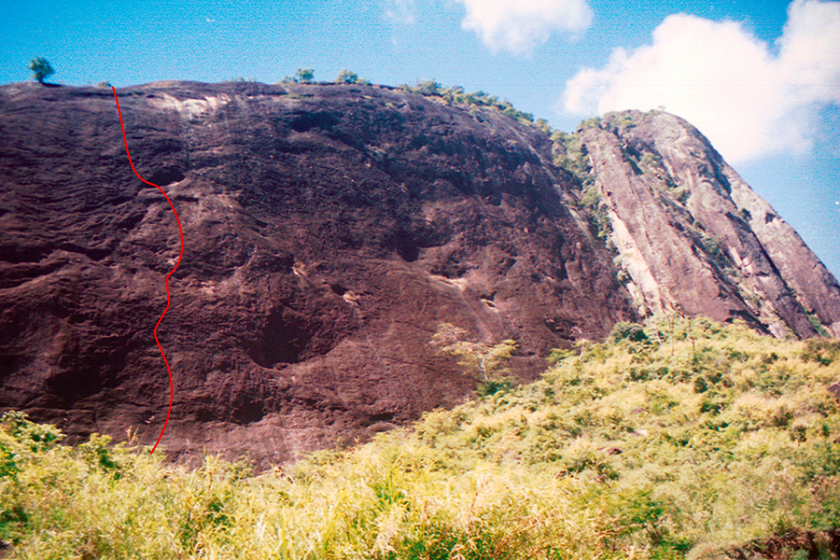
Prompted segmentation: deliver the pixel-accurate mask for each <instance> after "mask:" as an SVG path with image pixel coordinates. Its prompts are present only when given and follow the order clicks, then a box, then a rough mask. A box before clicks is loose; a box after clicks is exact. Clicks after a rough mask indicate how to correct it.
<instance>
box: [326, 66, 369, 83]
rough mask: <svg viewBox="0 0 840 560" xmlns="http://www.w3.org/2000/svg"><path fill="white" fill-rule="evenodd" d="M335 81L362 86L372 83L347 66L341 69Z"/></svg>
mask: <svg viewBox="0 0 840 560" xmlns="http://www.w3.org/2000/svg"><path fill="white" fill-rule="evenodd" d="M335 83H337V84H356V85H360V86H366V85H370V82H369V81H367V80H365V79H364V78H360V77H359V76H358V74H356V73H355V72H351V71H350V70H347V69H346V68H345V69H343V70H341V72H339V73H338V76H336V78H335Z"/></svg>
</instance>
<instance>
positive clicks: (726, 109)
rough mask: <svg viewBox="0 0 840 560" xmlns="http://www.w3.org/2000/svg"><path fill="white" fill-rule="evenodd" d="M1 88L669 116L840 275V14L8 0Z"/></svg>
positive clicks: (718, 6) (839, 8)
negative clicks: (365, 83) (407, 92)
mask: <svg viewBox="0 0 840 560" xmlns="http://www.w3.org/2000/svg"><path fill="white" fill-rule="evenodd" d="M0 21H2V22H3V23H2V24H0V25H2V29H3V36H4V40H3V41H2V43H0V83H11V82H20V81H25V80H27V79H29V77H30V72H29V70H28V62H29V60H30V59H32V58H34V57H36V56H43V57H46V58H47V59H48V60H49V61H50V62H51V63H52V65H53V67H54V68H55V69H56V71H57V72H56V74H55V75H54V76H53V77H52V81H54V82H58V83H62V84H67V85H84V84H95V83H98V82H102V81H108V82H110V83H112V84H114V85H116V86H118V87H119V86H126V85H132V84H140V83H148V82H152V81H158V80H171V79H184V80H199V81H208V82H218V81H222V80H226V79H232V78H236V77H245V78H253V79H256V80H259V81H262V82H267V83H274V82H277V81H279V80H280V79H282V78H283V77H284V76H291V75H293V74H294V72H295V70H296V69H297V68H301V67H310V68H313V69H314V70H315V78H316V80H332V79H333V78H334V77H335V76H336V74H337V73H338V72H339V70H341V69H342V68H349V69H351V70H353V71H355V72H356V73H358V74H359V75H360V76H362V77H365V78H367V79H369V80H370V81H372V82H374V83H382V84H390V85H399V84H402V83H408V84H413V83H416V82H418V81H421V80H425V79H435V80H437V81H438V82H440V83H442V84H444V85H456V84H457V85H461V86H463V87H465V88H466V89H467V90H469V91H475V90H484V91H487V92H489V93H491V94H494V95H497V96H499V97H500V98H503V99H508V100H510V101H512V102H513V103H514V105H516V106H517V107H518V108H520V109H522V110H525V111H528V112H531V113H533V114H534V115H535V116H536V117H541V118H545V119H547V120H548V121H549V122H550V123H551V124H552V125H553V126H554V127H556V128H559V129H562V130H567V131H569V130H571V129H573V128H574V127H575V126H576V125H577V123H578V122H580V121H581V120H582V119H584V118H588V117H590V116H594V115H596V114H599V113H602V112H604V111H607V110H615V109H625V108H638V109H643V110H644V109H650V108H654V107H657V106H664V107H665V109H666V110H668V111H669V112H673V113H675V114H678V115H680V116H682V117H685V118H687V119H688V120H689V121H690V122H692V123H693V124H694V125H696V126H697V127H698V128H699V129H700V130H701V131H702V132H703V133H704V134H706V135H707V136H708V137H709V138H710V139H711V140H712V142H713V143H714V144H715V146H716V147H717V148H718V149H719V150H720V151H721V153H722V154H723V156H724V157H725V158H726V159H727V160H728V161H729V162H730V163H731V164H732V165H733V166H734V167H735V169H736V170H737V171H738V172H739V173H740V174H741V175H742V176H743V177H744V178H745V179H746V180H747V182H748V183H750V184H751V185H752V186H753V188H754V189H755V190H756V191H757V192H758V193H759V194H760V195H761V196H763V197H764V198H766V199H767V200H768V201H769V202H770V203H771V204H772V205H773V206H774V207H775V208H776V210H777V211H778V212H779V213H780V215H781V216H783V217H784V218H785V219H786V220H788V221H789V222H790V223H791V224H792V225H793V226H794V227H795V228H796V229H797V231H799V233H800V235H802V237H803V238H804V239H805V241H806V242H807V243H808V245H809V246H810V247H811V248H812V249H813V250H814V251H815V252H816V253H817V254H818V255H819V256H820V258H822V260H823V261H824V262H825V263H826V265H827V266H828V267H829V269H831V270H832V272H834V274H835V276H840V243H838V239H840V132H838V131H840V2H838V1H832V2H829V1H821V0H796V1H795V2H793V3H791V2H786V1H773V0H761V1H759V0H754V1H741V0H730V1H716V0H705V1H697V0H671V1H665V0H658V1H657V0H654V1H650V2H640V3H637V2H626V1H619V0H372V1H368V2H364V1H360V0H318V1H296V2H287V1H275V2H267V1H257V0H240V1H238V2H235V3H232V2H229V1H226V2H216V1H207V0H194V1H189V2H172V1H167V2H163V1H160V0H147V1H145V2H134V1H126V2H121V3H112V2H102V1H94V0H69V1H64V2H54V1H46V0H29V1H27V2H12V1H11V0H0Z"/></svg>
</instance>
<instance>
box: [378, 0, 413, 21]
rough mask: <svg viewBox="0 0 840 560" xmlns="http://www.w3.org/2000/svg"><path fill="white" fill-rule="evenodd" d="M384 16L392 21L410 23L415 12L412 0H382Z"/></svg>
mask: <svg viewBox="0 0 840 560" xmlns="http://www.w3.org/2000/svg"><path fill="white" fill-rule="evenodd" d="M383 4H384V6H385V18H386V19H388V20H389V21H391V22H392V23H398V24H401V25H411V24H413V23H414V17H415V14H416V13H417V7H416V6H415V5H414V0H383Z"/></svg>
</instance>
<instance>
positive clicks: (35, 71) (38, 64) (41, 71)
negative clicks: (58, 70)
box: [29, 56, 55, 84]
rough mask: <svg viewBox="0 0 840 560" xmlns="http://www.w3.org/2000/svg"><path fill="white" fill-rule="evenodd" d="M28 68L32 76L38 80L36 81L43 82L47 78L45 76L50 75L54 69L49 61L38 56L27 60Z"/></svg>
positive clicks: (53, 72)
mask: <svg viewBox="0 0 840 560" xmlns="http://www.w3.org/2000/svg"><path fill="white" fill-rule="evenodd" d="M29 69H30V70H32V77H33V78H35V79H36V80H38V83H41V84H43V83H44V80H45V79H47V76H52V75H53V74H55V70H53V67H52V65H51V64H50V62H49V61H48V60H47V59H46V58H44V57H41V56H39V57H38V58H33V59H32V60H30V61H29Z"/></svg>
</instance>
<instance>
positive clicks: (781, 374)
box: [0, 319, 840, 559]
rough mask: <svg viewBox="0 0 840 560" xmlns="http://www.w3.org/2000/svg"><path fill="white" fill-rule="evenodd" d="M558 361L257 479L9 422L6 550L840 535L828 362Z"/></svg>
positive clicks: (560, 544) (178, 554)
mask: <svg viewBox="0 0 840 560" xmlns="http://www.w3.org/2000/svg"><path fill="white" fill-rule="evenodd" d="M552 361H553V362H554V365H552V366H551V367H550V368H549V369H548V370H547V371H546V372H545V374H544V375H543V376H542V379H540V380H539V381H536V382H534V383H531V384H528V385H522V386H519V387H516V388H511V389H508V390H503V391H498V392H496V393H495V394H493V395H490V396H487V397H484V398H481V399H478V400H476V401H473V402H469V403H467V404H464V405H462V406H460V407H458V408H455V409H454V410H451V411H443V410H438V411H434V412H430V413H428V414H426V415H425V416H424V417H423V419H422V420H421V421H419V422H418V423H417V424H416V425H415V426H414V427H413V428H412V429H406V430H395V431H393V432H389V433H387V434H380V435H379V436H377V437H376V438H375V439H374V441H372V442H371V443H369V444H366V445H362V446H359V447H356V448H352V449H348V450H343V451H337V450H333V451H322V452H318V453H314V454H313V455H311V456H309V457H308V458H307V459H305V460H303V461H302V462H300V463H298V464H297V465H295V466H294V467H292V468H291V469H290V470H289V472H288V473H281V471H280V470H279V469H276V470H274V471H273V472H269V473H266V474H263V475H261V476H258V477H252V476H249V474H248V469H247V468H246V467H245V466H244V465H242V464H229V463H225V462H223V461H220V460H218V459H216V458H213V457H207V458H206V459H205V461H204V464H203V465H202V466H201V467H200V468H198V469H195V470H188V469H186V468H184V467H179V466H170V465H164V464H163V463H162V459H161V454H160V452H158V453H155V454H154V455H150V454H149V453H148V449H143V450H140V449H137V448H136V446H135V445H134V444H131V443H130V444H128V445H117V446H110V445H108V440H107V438H103V437H99V436H93V437H91V439H90V441H89V442H88V443H85V444H83V445H79V446H76V447H70V446H65V445H63V444H61V442H60V439H61V434H60V433H59V432H58V430H56V429H55V428H53V427H50V426H41V425H36V424H32V423H31V422H29V421H28V420H26V418H25V417H23V416H22V415H20V414H17V413H11V414H7V415H5V416H4V417H3V419H2V421H0V428H1V429H0V539H2V540H3V541H5V542H7V543H11V544H12V547H13V553H14V554H16V555H17V556H18V557H20V558H32V559H40V558H120V559H122V558H144V559H170V558H214V559H227V558H231V559H233V558H237V559H240V558H241V559H251V558H253V559H264V558H283V559H293V558H294V559H304V558H306V559H315V558H330V559H333V558H335V559H337V558H374V559H402V558H405V559H414V558H418V559H422V558H426V559H454V558H460V559H478V558H487V559H491V558H492V559H507V558H510V559H513V558H517V559H518V558H547V559H595V558H598V559H611V558H636V559H640V558H660V559H665V558H722V557H724V555H725V554H726V552H727V551H731V550H732V547H738V546H743V547H745V550H746V549H749V550H757V549H758V548H759V544H757V543H761V542H763V541H764V540H765V539H768V538H773V537H781V536H782V535H786V534H791V533H790V532H791V531H797V530H798V531H800V533H799V534H801V531H805V530H810V531H816V532H819V531H825V530H831V529H835V528H837V527H840V444H838V443H837V442H836V440H837V437H838V433H840V408H838V403H837V402H836V401H835V400H834V399H833V398H832V396H831V395H830V393H829V392H828V391H827V390H826V387H827V386H828V385H829V384H831V383H833V382H835V381H836V380H837V379H838V378H840V342H837V341H828V340H816V341H808V342H797V341H780V340H776V339H772V338H768V337H762V336H759V335H757V334H755V333H754V332H752V331H750V330H748V329H747V328H746V327H744V326H740V325H734V326H722V325H720V324H716V323H713V322H710V321H707V320H698V319H694V320H691V321H688V320H679V319H675V320H672V321H670V322H668V323H662V324H659V325H655V324H648V325H647V326H644V327H643V326H640V325H633V324H628V323H622V324H619V325H617V326H616V328H615V329H614V331H613V334H612V335H611V336H610V337H609V338H608V339H607V340H606V341H605V342H603V343H598V344H586V345H581V346H579V347H578V348H576V349H574V350H571V351H568V350H566V351H564V350H557V351H555V352H553V353H552ZM141 451H142V452H141ZM814 541H815V542H817V546H818V547H819V546H822V547H823V550H822V551H821V552H820V551H819V550H817V551H816V552H815V554H817V555H818V556H819V557H820V558H831V557H833V556H831V554H830V553H829V552H828V551H827V550H826V549H825V547H827V546H828V544H827V543H828V541H827V540H826V539H822V540H820V539H814ZM820 543H822V544H820ZM792 546H793V545H792ZM788 552H789V554H788V555H787V557H789V558H799V557H803V558H804V557H809V556H808V554H807V551H804V550H800V551H798V552H796V551H794V550H789V551H788ZM803 554H804V556H803ZM743 557H752V556H750V555H745V556H743ZM778 557H779V558H781V556H778ZM810 557H813V558H816V557H817V556H813V555H812V556H810Z"/></svg>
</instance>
